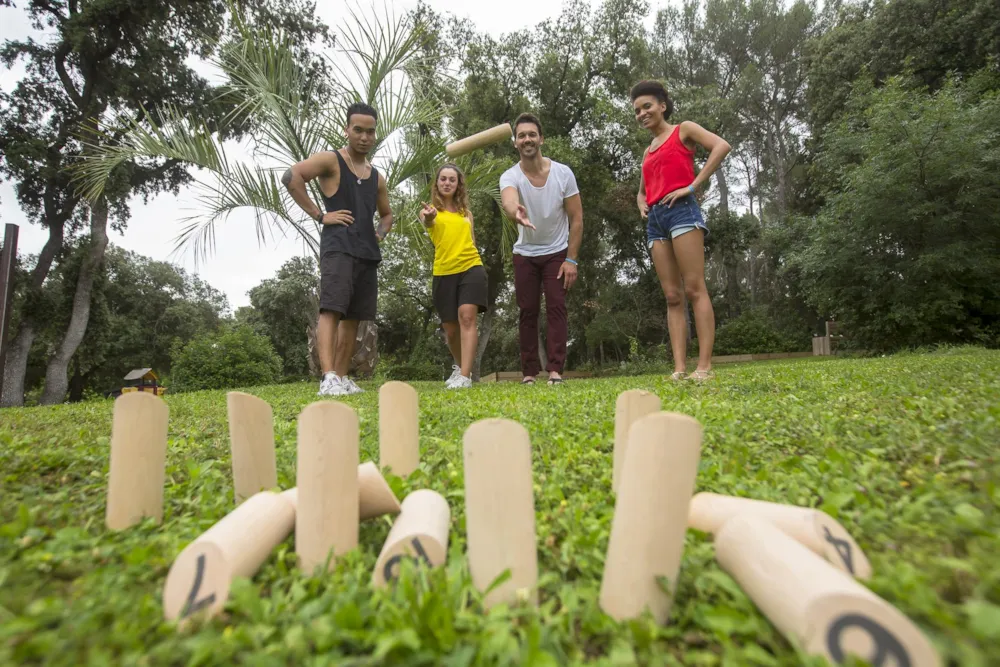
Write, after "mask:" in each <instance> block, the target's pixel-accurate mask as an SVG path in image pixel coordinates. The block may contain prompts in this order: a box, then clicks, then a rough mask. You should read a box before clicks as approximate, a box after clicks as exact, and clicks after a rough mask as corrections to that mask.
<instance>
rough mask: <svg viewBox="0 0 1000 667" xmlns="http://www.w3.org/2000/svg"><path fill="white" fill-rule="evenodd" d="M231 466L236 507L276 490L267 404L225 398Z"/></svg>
mask: <svg viewBox="0 0 1000 667" xmlns="http://www.w3.org/2000/svg"><path fill="white" fill-rule="evenodd" d="M226 408H227V415H228V419H229V443H230V451H231V457H232V466H233V499H234V500H235V502H236V504H237V505H239V504H240V503H242V502H243V501H244V500H246V499H247V498H249V497H250V496H252V495H253V494H255V493H257V492H258V491H263V490H265V489H273V488H275V487H276V486H278V472H277V467H276V464H275V457H274V414H273V411H272V409H271V406H270V404H269V403H268V402H267V401H264V400H262V399H260V398H258V397H256V396H253V395H251V394H245V393H242V392H238V391H231V392H229V393H227V394H226Z"/></svg>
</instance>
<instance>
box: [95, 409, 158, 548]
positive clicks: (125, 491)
mask: <svg viewBox="0 0 1000 667" xmlns="http://www.w3.org/2000/svg"><path fill="white" fill-rule="evenodd" d="M169 413H170V411H169V408H168V407H167V404H166V402H165V401H164V400H163V399H162V398H160V397H159V396H156V395H154V394H151V393H147V392H142V391H139V392H129V393H125V394H122V395H121V396H120V397H119V398H116V399H115V405H114V413H113V416H112V426H111V461H110V464H109V465H110V468H109V472H108V491H107V500H106V506H105V514H104V522H105V525H106V526H107V527H108V528H109V529H111V530H123V529H125V528H129V527H131V526H134V525H135V524H137V523H139V522H141V521H142V520H143V519H145V518H146V517H152V518H153V519H155V520H156V522H157V523H159V522H160V521H162V520H163V484H164V480H165V476H166V459H167V421H168V418H169Z"/></svg>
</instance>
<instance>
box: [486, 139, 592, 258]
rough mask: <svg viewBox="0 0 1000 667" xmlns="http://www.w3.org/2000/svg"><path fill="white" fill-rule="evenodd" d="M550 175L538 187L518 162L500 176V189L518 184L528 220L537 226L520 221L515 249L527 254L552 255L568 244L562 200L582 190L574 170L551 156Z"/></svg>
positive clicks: (518, 191)
mask: <svg viewBox="0 0 1000 667" xmlns="http://www.w3.org/2000/svg"><path fill="white" fill-rule="evenodd" d="M549 162H550V166H549V177H548V178H547V179H546V181H545V185H543V186H542V187H540V188H536V187H535V186H534V185H532V184H531V181H529V180H528V177H527V176H525V175H524V172H523V171H521V163H520V162H516V163H514V166H513V167H511V168H510V169H508V170H507V171H505V172H504V173H503V175H502V176H500V191H501V192H503V190H504V188H506V187H511V186H512V187H515V188H517V194H518V196H519V197H520V200H521V204H522V205H523V206H524V208H525V209H526V210H527V211H528V220H530V221H531V224H533V225H534V226H535V229H528V228H527V227H523V226H520V225H518V229H519V232H518V235H517V242H516V243H515V244H514V252H515V253H516V254H518V255H523V256H526V257H538V256H539V255H551V254H553V253H557V252H559V251H560V250H563V249H565V248H567V247H569V216H568V215H567V214H566V207H565V205H564V204H563V200H564V199H566V198H567V197H572V196H573V195H575V194H577V193H579V192H580V189H579V188H578V187H577V185H576V176H574V175H573V170H572V169H570V168H569V167H567V166H566V165H564V164H562V163H561V162H556V161H555V160H552V159H551V158H550V159H549Z"/></svg>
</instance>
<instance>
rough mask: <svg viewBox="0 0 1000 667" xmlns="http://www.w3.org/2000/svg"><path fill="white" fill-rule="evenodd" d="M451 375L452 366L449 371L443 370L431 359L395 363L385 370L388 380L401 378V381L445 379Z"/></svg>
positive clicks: (384, 375) (385, 376)
mask: <svg viewBox="0 0 1000 667" xmlns="http://www.w3.org/2000/svg"><path fill="white" fill-rule="evenodd" d="M449 375H451V367H450V366H449V367H448V371H447V372H442V369H441V367H440V366H439V365H437V364H434V363H431V362H429V361H424V362H412V363H403V364H393V365H391V366H386V368H385V371H384V372H383V377H384V378H385V379H386V380H399V381H400V382H418V381H421V380H429V381H433V380H443V379H445V378H447V377H448V376H449Z"/></svg>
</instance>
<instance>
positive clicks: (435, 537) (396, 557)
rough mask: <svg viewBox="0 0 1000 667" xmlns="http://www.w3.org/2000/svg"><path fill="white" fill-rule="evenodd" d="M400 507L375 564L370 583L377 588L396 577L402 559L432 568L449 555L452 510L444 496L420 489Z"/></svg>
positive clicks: (407, 497)
mask: <svg viewBox="0 0 1000 667" xmlns="http://www.w3.org/2000/svg"><path fill="white" fill-rule="evenodd" d="M402 509H403V511H402V513H401V514H400V515H399V517H398V518H397V519H396V522H395V523H393V524H392V530H390V531H389V536H388V537H386V538H385V544H383V545H382V551H381V553H379V555H378V560H377V561H376V563H375V570H374V572H372V584H373V585H374V586H376V587H379V586H384V585H385V584H386V582H388V581H390V580H393V579H395V578H397V577H398V576H399V565H400V563H401V562H402V560H403V559H404V558H412V559H413V560H415V561H416V562H417V563H418V564H421V563H422V564H426V565H427V566H428V567H432V568H434V567H440V566H441V565H444V562H445V560H446V559H447V557H448V530H449V528H450V521H451V510H450V509H449V507H448V501H447V500H445V499H444V496H442V495H441V494H439V493H437V492H435V491H431V490H430V489H419V490H417V491H414V492H412V493H411V494H409V495H408V496H406V498H404V499H403V507H402Z"/></svg>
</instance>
